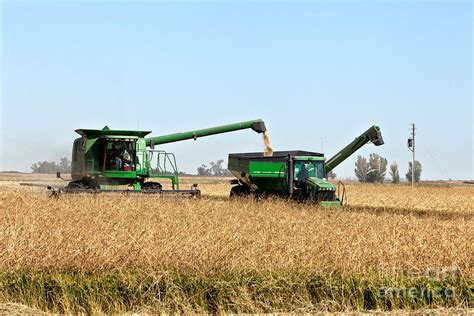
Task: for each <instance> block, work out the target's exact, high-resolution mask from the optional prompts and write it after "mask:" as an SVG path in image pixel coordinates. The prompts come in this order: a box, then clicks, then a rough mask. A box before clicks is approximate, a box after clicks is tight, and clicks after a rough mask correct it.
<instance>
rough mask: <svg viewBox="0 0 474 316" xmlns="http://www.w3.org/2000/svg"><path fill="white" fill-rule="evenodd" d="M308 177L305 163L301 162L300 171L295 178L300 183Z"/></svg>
mask: <svg viewBox="0 0 474 316" xmlns="http://www.w3.org/2000/svg"><path fill="white" fill-rule="evenodd" d="M308 177H309V173H308V169H306V165H305V164H301V168H300V172H298V175H297V176H296V179H297V180H298V182H300V183H302V182H304V181H305V180H306V178H308Z"/></svg>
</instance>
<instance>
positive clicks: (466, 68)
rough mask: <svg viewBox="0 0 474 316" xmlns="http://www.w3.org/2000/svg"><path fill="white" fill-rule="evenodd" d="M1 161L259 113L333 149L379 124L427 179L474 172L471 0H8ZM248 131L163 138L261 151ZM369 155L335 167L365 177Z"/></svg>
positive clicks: (193, 164) (187, 150)
mask: <svg viewBox="0 0 474 316" xmlns="http://www.w3.org/2000/svg"><path fill="white" fill-rule="evenodd" d="M1 11H2V12H1V46H2V47H1V53H2V55H1V128H0V132H1V135H0V136H1V148H0V151H1V155H0V158H1V160H0V170H20V171H25V170H26V171H29V166H30V165H31V164H32V163H34V162H36V161H38V160H57V159H59V158H60V157H63V156H68V157H69V156H70V151H71V144H72V141H73V139H74V138H76V137H77V135H76V134H75V133H74V132H73V130H74V129H76V128H102V127H103V126H104V125H108V126H109V127H111V128H117V129H119V128H120V129H136V128H137V126H139V128H140V129H144V130H152V131H153V134H154V135H160V134H167V133H172V132H178V131H186V130H192V129H198V128H204V127H210V126H214V125H221V124H225V123H232V122H238V121H242V120H248V119H253V118H262V119H264V120H265V121H266V123H267V127H268V129H269V131H270V136H271V139H272V143H273V145H274V147H275V149H277V150H289V149H304V150H312V151H321V139H322V140H323V147H324V148H323V149H324V152H325V153H326V155H327V156H328V157H330V156H331V155H332V154H334V153H335V152H337V151H338V150H339V149H340V148H342V147H343V146H345V145H346V144H347V143H348V142H350V141H351V140H353V139H354V137H356V136H358V135H359V134H360V133H361V132H363V131H365V130H366V129H367V128H368V127H369V126H370V125H372V124H378V125H380V127H381V129H382V133H383V136H384V138H385V142H386V145H384V146H382V147H374V146H373V145H368V146H365V147H364V148H363V149H361V150H360V151H359V152H358V154H361V155H365V156H368V155H369V154H370V153H372V152H376V153H379V154H381V155H382V156H384V157H386V158H387V159H388V160H389V163H391V162H392V161H397V163H398V164H399V166H400V173H401V174H403V175H404V174H405V172H406V169H407V165H408V161H409V160H410V159H411V153H410V151H408V149H407V148H406V139H407V137H408V136H409V128H410V124H411V123H412V122H415V123H416V124H417V128H418V138H417V144H418V158H419V160H420V161H421V163H422V164H423V168H424V171H423V174H422V176H423V177H424V178H425V179H447V178H453V179H468V178H470V179H473V178H474V175H473V155H474V154H473V134H474V130H473V119H474V118H473V111H472V89H473V85H472V69H473V68H472V13H473V9H472V4H471V2H470V1H464V2H456V1H437V2H427V1H415V2H411V1H393V2H381V1H373V2H367V1H360V2H359V1H358V2H354V1H346V2H344V1H337V2H329V1H327V2H326V1H325V2H317V1H314V2H312V1H305V2H297V1H291V2H290V1H288V2H285V1H278V2H277V1H275V2H272V1H245V2H243V1H242V2H239V1H237V2H217V1H211V2H192V1H185V2H175V3H172V2H153V1H143V2H135V1H115V2H114V1H102V2H89V1H85V2H82V1H77V2H76V1H50V2H41V1H34V2H33V1H22V2H18V1H3V2H1ZM262 147H263V142H262V139H261V136H259V135H257V134H254V133H253V132H251V131H241V132H237V133H233V134H227V135H219V136H213V137H209V138H203V139H200V140H198V141H197V142H193V141H188V142H181V143H175V144H170V145H167V146H164V147H163V148H164V149H166V150H170V151H173V152H175V153H176V155H177V157H178V162H179V165H180V167H181V169H183V170H185V171H188V172H195V169H196V168H197V167H198V166H199V165H200V164H201V163H206V162H208V161H211V160H217V159H219V158H226V156H227V154H228V153H229V152H245V151H258V150H261V149H262ZM355 159H356V156H354V157H352V158H350V159H348V160H347V161H346V162H344V163H343V164H341V165H340V166H339V167H338V168H337V169H336V170H335V171H336V173H338V174H339V175H340V176H343V177H350V176H353V169H354V161H355Z"/></svg>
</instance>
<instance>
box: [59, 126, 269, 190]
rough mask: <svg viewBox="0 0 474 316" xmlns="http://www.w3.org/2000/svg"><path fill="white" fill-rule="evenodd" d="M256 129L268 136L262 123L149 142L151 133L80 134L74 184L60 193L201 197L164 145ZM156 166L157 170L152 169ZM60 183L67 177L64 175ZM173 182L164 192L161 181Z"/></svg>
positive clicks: (74, 150)
mask: <svg viewBox="0 0 474 316" xmlns="http://www.w3.org/2000/svg"><path fill="white" fill-rule="evenodd" d="M243 129H252V130H254V131H255V132H257V133H263V132H265V131H266V127H265V123H264V122H263V121H262V120H253V121H247V122H241V123H236V124H229V125H223V126H218V127H212V128H207V129H201V130H196V131H190V132H185V133H177V134H171V135H164V136H157V137H150V138H146V136H147V135H148V134H150V133H151V132H150V131H128V130H111V129H109V128H108V127H107V126H106V127H104V128H103V129H101V130H97V129H78V130H76V133H78V134H79V135H80V136H81V137H80V138H77V139H76V140H75V141H74V143H73V148H72V172H71V177H72V181H71V182H69V184H68V185H67V186H66V187H65V188H63V189H54V188H51V187H50V189H52V190H53V191H55V190H56V191H55V192H59V191H61V192H66V193H80V192H103V191H108V192H123V191H126V192H143V193H187V194H191V195H198V194H200V192H199V190H197V188H196V186H194V187H193V188H192V189H191V190H181V189H180V185H179V177H178V173H179V171H178V167H177V164H176V158H175V156H174V154H172V153H168V152H166V151H163V150H159V149H158V148H157V146H158V145H162V144H167V143H172V142H178V141H184V140H188V139H194V140H196V139H197V138H199V137H204V136H209V135H215V134H221V133H229V132H233V131H238V130H243ZM152 162H153V165H152ZM58 177H61V175H60V174H59V173H58ZM161 179H169V180H171V184H172V190H163V187H162V185H161V183H160V182H159V180H161Z"/></svg>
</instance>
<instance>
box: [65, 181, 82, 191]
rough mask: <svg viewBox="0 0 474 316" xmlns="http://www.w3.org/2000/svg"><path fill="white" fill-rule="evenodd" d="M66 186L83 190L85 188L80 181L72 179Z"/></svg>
mask: <svg viewBox="0 0 474 316" xmlns="http://www.w3.org/2000/svg"><path fill="white" fill-rule="evenodd" d="M66 188H67V189H69V190H83V189H87V186H86V185H85V184H84V182H82V181H73V182H69V184H68V185H67V187H66Z"/></svg>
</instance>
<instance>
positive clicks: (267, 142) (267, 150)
mask: <svg viewBox="0 0 474 316" xmlns="http://www.w3.org/2000/svg"><path fill="white" fill-rule="evenodd" d="M263 142H264V143H265V151H264V152H263V155H264V156H265V157H271V156H273V148H272V143H271V142H270V136H268V133H267V132H263Z"/></svg>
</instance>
